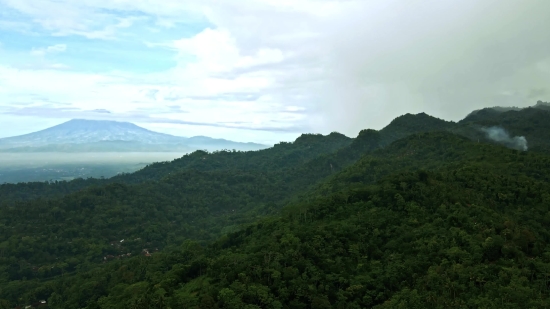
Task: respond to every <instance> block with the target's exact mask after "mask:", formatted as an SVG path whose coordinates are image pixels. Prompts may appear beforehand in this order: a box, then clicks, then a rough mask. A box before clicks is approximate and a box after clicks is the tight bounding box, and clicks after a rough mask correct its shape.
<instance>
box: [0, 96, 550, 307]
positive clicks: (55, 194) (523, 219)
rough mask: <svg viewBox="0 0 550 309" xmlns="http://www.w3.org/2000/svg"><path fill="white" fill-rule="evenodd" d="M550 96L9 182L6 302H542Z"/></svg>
mask: <svg viewBox="0 0 550 309" xmlns="http://www.w3.org/2000/svg"><path fill="white" fill-rule="evenodd" d="M544 106H546V105H544V104H538V105H537V106H535V107H533V108H527V109H520V110H518V109H512V110H498V109H497V110H495V109H487V110H480V111H476V112H475V113H472V114H470V115H469V116H468V117H466V118H465V119H464V120H462V121H460V122H458V123H454V122H447V121H444V120H441V119H437V118H434V117H431V116H429V115H426V114H417V115H411V114H407V115H404V116H401V117H398V118H396V119H395V120H394V121H392V122H391V123H390V124H389V125H388V126H387V127H385V128H384V129H382V130H380V131H375V130H368V129H367V130H363V131H361V132H360V133H359V135H358V136H357V137H356V138H348V137H346V136H344V135H342V134H339V133H336V132H335V133H331V134H329V135H326V136H323V135H315V134H304V135H302V136H300V137H299V138H298V139H296V141H294V142H292V143H280V144H277V145H275V146H274V147H272V148H269V149H265V150H259V151H250V152H239V151H217V152H205V151H197V152H193V153H191V154H188V155H186V156H183V157H182V158H180V159H176V160H174V161H172V162H164V163H155V164H151V165H149V166H147V167H146V168H144V169H142V170H140V171H138V172H136V173H132V174H124V175H120V176H117V177H113V178H110V179H91V178H90V179H77V180H73V181H69V182H54V183H20V184H4V185H0V308H13V307H15V306H16V305H19V306H23V305H29V304H38V303H39V302H40V301H41V300H44V301H45V302H46V306H47V307H48V308H249V309H252V308H372V307H374V308H544V307H548V306H550V300H549V296H550V292H549V286H550V285H549V277H548V276H549V274H550V272H549V271H550V246H549V244H550V233H549V232H548V230H547V226H548V224H549V223H550V209H548V206H549V205H550V184H549V177H550V153H548V150H549V149H550V144H549V142H550V139H549V137H550V136H547V135H548V134H549V133H548V132H550V131H549V130H548V129H550V128H547V126H548V123H550V121H549V120H550V111H548V110H547V109H545V108H543V107H544ZM492 127H495V128H501V129H502V130H503V131H505V132H506V134H507V135H509V137H510V138H514V137H523V138H525V140H526V141H527V142H528V146H529V148H528V151H523V150H521V149H520V150H518V149H512V148H513V147H511V146H510V144H507V143H504V142H503V141H502V140H495V139H494V138H492V137H491V136H490V135H488V134H487V133H486V132H485V131H484V130H483V128H492ZM506 146H508V147H506ZM510 147H511V148H510Z"/></svg>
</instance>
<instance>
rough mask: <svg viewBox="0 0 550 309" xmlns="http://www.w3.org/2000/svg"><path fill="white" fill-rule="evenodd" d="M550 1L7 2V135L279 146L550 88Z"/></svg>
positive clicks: (533, 96)
mask: <svg viewBox="0 0 550 309" xmlns="http://www.w3.org/2000/svg"><path fill="white" fill-rule="evenodd" d="M548 16H550V1H548V0H522V1H517V0H454V1H451V0H418V1H415V0H239V1H229V0H226V1H224V0H217V1H215V0H186V1H181V0H163V1H153V0H78V1H74V0H0V137H5V136H13V135H19V134H23V133H29V132H32V131H36V130H38V129H42V128H45V127H48V126H51V125H55V124H58V123H61V122H63V121H66V120H69V119H71V118H88V119H112V120H121V121H131V122H134V123H136V124H138V125H141V126H143V127H146V128H148V129H152V130H155V131H160V132H165V133H170V134H174V135H182V136H193V135H209V136H213V137H223V138H228V139H233V140H238V141H256V142H264V143H274V142H276V141H280V140H292V139H294V138H295V137H296V136H298V135H299V134H300V133H303V132H313V133H323V134H326V133H329V132H331V131H339V132H342V133H344V134H346V135H348V136H355V135H356V134H357V133H358V131H359V130H361V129H364V128H374V129H380V128H382V127H383V126H384V125H386V124H388V123H389V122H390V121H391V120H392V119H393V118H395V117H396V116H399V115H402V114H405V113H418V112H426V113H428V114H431V115H434V116H437V117H440V118H444V119H448V120H459V119H461V118H463V117H464V116H465V115H466V114H467V113H468V112H470V111H471V110H473V109H478V108H482V107H488V106H495V105H502V106H528V105H533V104H534V103H535V102H536V101H537V100H543V101H544V100H547V101H550V36H549V34H548V29H550V18H548Z"/></svg>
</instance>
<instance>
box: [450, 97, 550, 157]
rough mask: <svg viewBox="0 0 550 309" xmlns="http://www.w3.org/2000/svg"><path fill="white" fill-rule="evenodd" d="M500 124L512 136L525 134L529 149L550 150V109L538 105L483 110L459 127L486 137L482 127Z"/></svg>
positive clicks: (462, 121) (462, 122)
mask: <svg viewBox="0 0 550 309" xmlns="http://www.w3.org/2000/svg"><path fill="white" fill-rule="evenodd" d="M493 126H498V127H502V128H504V129H506V130H507V131H508V132H509V133H510V135H511V136H524V137H525V138H526V139H527V142H528V145H529V149H530V150H533V151H543V152H547V153H548V152H549V151H550V110H548V109H544V108H538V107H529V108H524V109H522V110H519V111H507V112H495V111H493V110H491V109H486V110H481V111H479V112H478V113H476V114H474V115H469V116H468V117H466V118H464V119H463V120H461V121H460V122H459V127H460V128H459V129H458V130H461V129H463V130H464V129H469V130H470V131H471V132H475V133H477V134H478V137H481V138H485V134H483V132H481V131H480V128H482V127H493Z"/></svg>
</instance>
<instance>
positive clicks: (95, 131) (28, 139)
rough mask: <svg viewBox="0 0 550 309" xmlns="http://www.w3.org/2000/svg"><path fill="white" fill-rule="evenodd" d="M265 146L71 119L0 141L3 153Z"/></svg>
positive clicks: (132, 125) (0, 149)
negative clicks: (188, 136)
mask: <svg viewBox="0 0 550 309" xmlns="http://www.w3.org/2000/svg"><path fill="white" fill-rule="evenodd" d="M267 147H268V146H266V145H261V144H255V143H239V142H233V141H229V140H225V139H214V138H210V137H206V136H196V137H191V138H187V137H180V136H173V135H169V134H164V133H158V132H154V131H150V130H147V129H144V128H142V127H139V126H137V125H135V124H133V123H129V122H118V121H107V120H84V119H73V120H70V121H67V122H65V123H62V124H59V125H57V126H53V127H51V128H47V129H44V130H41V131H38V132H34V133H29V134H25V135H20V136H14V137H7V138H2V139H0V151H3V152H7V151H10V152H45V151H63V152H91V151H114V152H116V151H162V152H163V151H178V152H181V151H192V150H196V149H204V150H209V151H213V150H221V149H236V150H258V149H263V148H267Z"/></svg>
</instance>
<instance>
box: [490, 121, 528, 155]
mask: <svg viewBox="0 0 550 309" xmlns="http://www.w3.org/2000/svg"><path fill="white" fill-rule="evenodd" d="M481 130H482V131H483V132H485V133H486V134H487V137H488V138H489V139H491V140H493V141H495V142H497V143H501V144H503V145H505V146H507V147H510V148H514V149H517V150H522V151H527V150H528V147H527V139H526V138H525V137H524V136H514V137H510V134H508V132H507V131H506V130H505V129H504V128H502V127H497V126H493V127H489V128H482V129H481Z"/></svg>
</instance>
